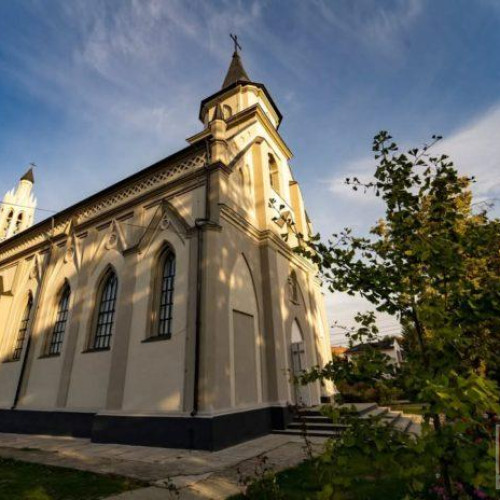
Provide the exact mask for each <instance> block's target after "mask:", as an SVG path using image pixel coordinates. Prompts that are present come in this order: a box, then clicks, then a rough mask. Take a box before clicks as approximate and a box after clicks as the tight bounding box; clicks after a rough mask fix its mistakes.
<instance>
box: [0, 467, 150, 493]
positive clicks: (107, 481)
mask: <svg viewBox="0 0 500 500" xmlns="http://www.w3.org/2000/svg"><path fill="white" fill-rule="evenodd" d="M140 486H144V484H143V483H141V482H139V481H134V480H131V479H127V478H124V477H119V476H110V475H100V474H93V473H92V472H82V471H78V470H74V469H66V468H62V467H49V466H46V465H39V464H34V463H28V462H20V461H17V460H11V459H4V458H0V500H73V499H75V500H93V499H98V498H105V497H107V496H109V495H113V494H118V493H121V492H122V491H127V490H133V489H135V488H139V487H140Z"/></svg>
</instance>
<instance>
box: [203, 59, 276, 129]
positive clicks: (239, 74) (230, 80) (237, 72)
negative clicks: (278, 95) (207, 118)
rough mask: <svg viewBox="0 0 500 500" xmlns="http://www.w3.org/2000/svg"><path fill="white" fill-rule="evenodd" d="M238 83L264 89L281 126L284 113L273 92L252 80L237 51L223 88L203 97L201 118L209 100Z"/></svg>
mask: <svg viewBox="0 0 500 500" xmlns="http://www.w3.org/2000/svg"><path fill="white" fill-rule="evenodd" d="M238 85H241V86H245V85H253V86H254V87H258V88H259V89H261V90H263V91H264V94H266V97H267V99H268V100H269V102H270V103H271V106H272V107H273V109H274V111H276V114H277V115H278V127H279V124H280V123H281V120H282V119H283V115H282V114H281V113H280V110H279V109H278V106H276V103H275V102H274V101H273V98H272V97H271V94H270V93H269V91H268V90H267V89H266V87H265V85H264V84H262V83H257V82H252V81H251V80H250V78H249V76H248V74H247V72H246V71H245V68H244V67H243V63H242V62H241V58H240V55H239V54H238V52H236V51H235V52H234V53H233V58H232V59H231V64H230V65H229V69H228V70H227V74H226V78H224V83H223V84H222V88H221V89H220V90H219V91H218V92H216V93H215V94H212V95H211V96H208V97H205V99H203V100H202V101H201V104H200V114H199V118H200V120H201V121H203V117H202V113H203V108H204V107H205V105H206V104H207V103H208V102H210V101H212V100H213V99H216V98H217V97H219V96H221V95H223V94H224V93H226V92H227V91H229V90H232V89H234V88H236V87H237V86H238Z"/></svg>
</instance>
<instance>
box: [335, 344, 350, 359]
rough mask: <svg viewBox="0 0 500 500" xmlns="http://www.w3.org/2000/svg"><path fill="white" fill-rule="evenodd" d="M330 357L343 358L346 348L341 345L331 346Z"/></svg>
mask: <svg viewBox="0 0 500 500" xmlns="http://www.w3.org/2000/svg"><path fill="white" fill-rule="evenodd" d="M331 349H332V356H341V357H342V356H345V353H346V351H347V347H344V346H341V345H332V346H331Z"/></svg>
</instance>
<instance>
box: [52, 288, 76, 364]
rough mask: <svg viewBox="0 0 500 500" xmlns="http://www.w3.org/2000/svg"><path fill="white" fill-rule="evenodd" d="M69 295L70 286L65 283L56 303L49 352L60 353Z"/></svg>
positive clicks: (66, 320)
mask: <svg viewBox="0 0 500 500" xmlns="http://www.w3.org/2000/svg"><path fill="white" fill-rule="evenodd" d="M70 296H71V288H70V287H69V285H68V283H66V284H65V285H64V287H63V289H62V293H61V296H60V299H59V304H58V305H57V315H56V321H55V323H54V329H53V330H52V336H51V337H50V344H49V349H48V353H49V354H60V353H61V347H62V343H63V339H64V332H65V331H66V323H67V322H68V313H69V299H70Z"/></svg>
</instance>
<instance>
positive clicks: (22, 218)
mask: <svg viewBox="0 0 500 500" xmlns="http://www.w3.org/2000/svg"><path fill="white" fill-rule="evenodd" d="M33 184H35V178H34V176H33V168H30V169H29V170H28V171H27V172H26V173H25V174H24V175H23V176H22V177H21V179H19V183H18V184H17V187H16V188H13V189H11V190H10V191H8V192H7V193H6V194H5V196H4V198H3V201H2V205H1V206H0V241H3V240H6V239H7V238H10V237H11V236H14V235H15V234H17V233H19V232H21V231H23V230H24V229H26V228H28V227H30V226H31V225H32V224H33V219H34V216H35V207H36V198H35V197H34V196H33V194H32V192H31V191H32V189H33Z"/></svg>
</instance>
